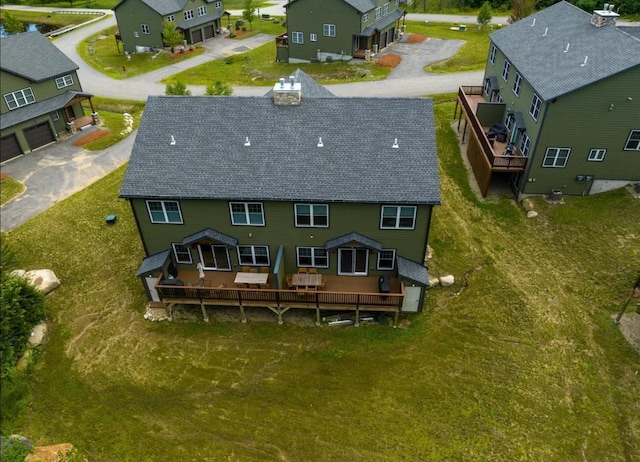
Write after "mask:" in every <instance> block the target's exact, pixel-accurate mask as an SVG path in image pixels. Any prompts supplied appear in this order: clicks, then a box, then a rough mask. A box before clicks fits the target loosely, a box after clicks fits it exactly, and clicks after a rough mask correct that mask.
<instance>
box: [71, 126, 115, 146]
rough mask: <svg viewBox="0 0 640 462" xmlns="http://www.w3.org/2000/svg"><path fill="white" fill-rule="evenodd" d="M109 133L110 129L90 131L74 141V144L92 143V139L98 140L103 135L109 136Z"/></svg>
mask: <svg viewBox="0 0 640 462" xmlns="http://www.w3.org/2000/svg"><path fill="white" fill-rule="evenodd" d="M108 134H109V130H102V129H100V130H96V131H95V132H92V133H89V134H88V135H85V136H83V137H82V138H79V139H77V140H75V141H74V142H73V145H74V146H84V145H85V144H87V143H91V142H92V141H95V140H98V139H100V138H102V137H103V136H107V135H108Z"/></svg>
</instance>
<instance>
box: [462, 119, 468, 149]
mask: <svg viewBox="0 0 640 462" xmlns="http://www.w3.org/2000/svg"><path fill="white" fill-rule="evenodd" d="M466 134H467V119H464V129H463V130H462V140H461V141H462V144H464V137H465V136H466Z"/></svg>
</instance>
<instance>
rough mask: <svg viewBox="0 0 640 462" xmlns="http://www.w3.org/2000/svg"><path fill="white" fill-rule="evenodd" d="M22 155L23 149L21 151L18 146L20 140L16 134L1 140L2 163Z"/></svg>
mask: <svg viewBox="0 0 640 462" xmlns="http://www.w3.org/2000/svg"><path fill="white" fill-rule="evenodd" d="M20 154H22V149H20V145H19V144H18V139H17V138H16V135H15V134H11V135H9V136H5V137H4V138H2V139H0V162H4V161H5V160H9V159H13V158H14V157H17V156H19V155H20Z"/></svg>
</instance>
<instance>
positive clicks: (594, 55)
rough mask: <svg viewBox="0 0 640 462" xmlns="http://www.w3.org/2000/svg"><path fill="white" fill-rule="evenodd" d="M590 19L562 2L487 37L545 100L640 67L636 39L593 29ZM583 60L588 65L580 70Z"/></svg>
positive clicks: (639, 46)
mask: <svg viewBox="0 0 640 462" xmlns="http://www.w3.org/2000/svg"><path fill="white" fill-rule="evenodd" d="M534 18H535V25H534V26H532V24H533V19H534ZM590 20H591V15H590V14H588V13H585V12H584V11H582V10H581V9H579V8H578V7H576V6H574V5H572V4H570V3H567V2H565V1H562V2H560V3H556V4H555V5H552V6H550V7H548V8H545V9H544V10H542V11H540V12H538V13H536V14H534V15H532V16H529V17H527V18H525V19H522V20H520V21H518V22H516V23H514V24H512V25H510V26H508V27H506V28H504V29H501V30H499V31H497V32H494V33H493V34H491V36H490V37H491V40H492V41H493V43H494V44H495V45H496V46H497V47H498V48H499V49H500V50H501V51H502V52H503V53H504V54H505V55H506V56H507V58H508V59H509V61H510V62H511V64H513V65H514V66H515V67H516V69H517V70H518V72H520V74H521V75H522V77H524V79H525V80H527V81H528V82H529V83H530V84H531V85H532V86H533V88H534V89H535V91H536V92H537V93H538V95H539V96H540V97H541V98H542V99H543V100H545V101H548V100H551V99H553V98H556V97H558V96H561V95H564V94H566V93H569V92H571V91H574V90H577V89H578V88H582V87H584V86H585V85H589V84H591V83H594V82H597V81H598V80H601V79H604V78H607V77H609V76H611V75H614V74H617V73H619V72H622V71H624V70H627V69H630V68H632V67H636V66H639V65H640V40H638V39H637V38H635V37H632V36H631V35H629V34H626V33H624V32H622V31H620V30H618V29H617V28H616V27H613V26H604V27H595V26H593V25H592V24H591V22H590ZM545 30H546V32H547V35H546V36H544V34H545ZM567 44H569V50H568V51H567V52H566V53H565V52H564V51H565V49H566V48H567ZM585 56H588V57H589V58H588V60H587V64H586V65H585V66H581V64H582V63H583V62H584V61H585Z"/></svg>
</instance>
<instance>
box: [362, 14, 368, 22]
mask: <svg viewBox="0 0 640 462" xmlns="http://www.w3.org/2000/svg"><path fill="white" fill-rule="evenodd" d="M368 20H369V13H364V14H363V15H362V22H367V21H368Z"/></svg>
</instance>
